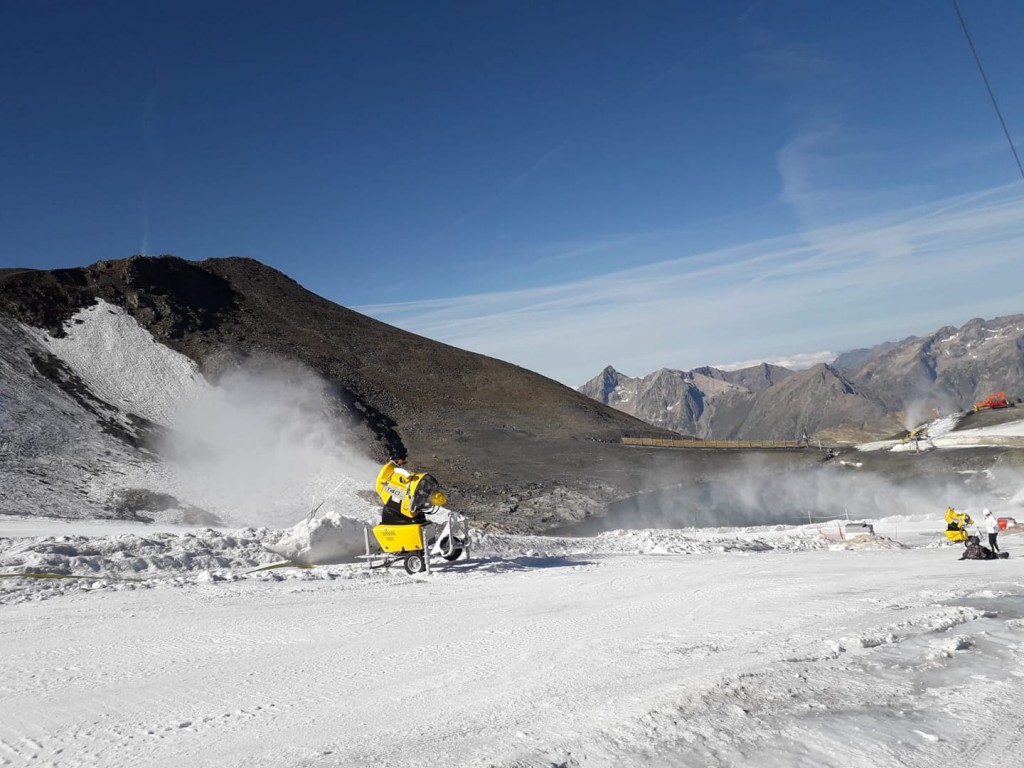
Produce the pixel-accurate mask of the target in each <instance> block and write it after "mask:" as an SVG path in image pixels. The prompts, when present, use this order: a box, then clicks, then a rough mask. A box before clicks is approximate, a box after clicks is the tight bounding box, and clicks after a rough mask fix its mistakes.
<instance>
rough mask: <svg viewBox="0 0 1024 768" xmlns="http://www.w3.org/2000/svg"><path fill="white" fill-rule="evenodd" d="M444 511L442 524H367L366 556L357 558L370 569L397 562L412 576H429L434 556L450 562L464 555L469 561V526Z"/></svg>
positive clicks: (459, 516) (365, 531)
mask: <svg viewBox="0 0 1024 768" xmlns="http://www.w3.org/2000/svg"><path fill="white" fill-rule="evenodd" d="M445 511H446V512H447V519H446V520H445V521H444V522H443V524H442V523H437V522H429V523H426V524H425V525H421V524H419V523H409V524H405V525H383V524H382V525H374V526H370V525H367V526H366V527H365V529H364V539H365V542H366V554H365V555H360V556H359V557H360V559H364V560H366V561H367V563H368V565H369V567H370V568H371V569H375V568H390V567H391V566H392V565H394V564H395V563H398V562H400V563H402V567H404V568H405V571H406V573H408V574H410V575H415V574H417V573H423V572H426V573H430V568H431V558H433V557H439V558H441V560H443V561H445V562H449V563H450V562H454V561H456V560H458V559H459V558H460V557H462V554H463V553H464V552H465V554H466V557H467V558H468V557H469V524H468V523H467V522H466V519H465V518H464V517H463V516H462V515H460V514H458V513H457V512H452V511H451V510H445ZM371 532H372V533H373V536H372V537H371V535H370V533H371Z"/></svg>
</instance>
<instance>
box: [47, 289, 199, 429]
mask: <svg viewBox="0 0 1024 768" xmlns="http://www.w3.org/2000/svg"><path fill="white" fill-rule="evenodd" d="M64 331H65V333H66V335H65V336H64V337H63V338H58V337H54V336H51V335H50V334H48V333H46V332H45V331H40V330H35V331H34V333H35V334H36V336H37V337H38V338H39V339H40V341H41V342H42V343H43V345H44V346H45V347H46V348H48V349H49V350H50V351H51V352H53V354H54V355H56V356H57V357H58V358H60V359H61V360H62V361H63V362H64V363H65V364H66V365H67V366H68V367H69V368H70V369H71V370H73V371H74V372H75V373H77V374H78V375H79V376H80V377H81V378H82V379H83V380H84V381H87V382H88V383H89V386H90V389H92V391H93V393H94V394H95V395H97V396H98V397H100V398H102V399H103V400H106V401H107V402H108V403H110V404H111V405H114V406H117V407H118V408H120V409H122V410H124V411H128V412H129V413H134V414H136V415H138V416H142V417H143V418H146V419H149V420H150V421H152V422H155V423H157V424H162V425H164V426H168V425H170V424H171V423H172V421H173V419H174V414H175V411H176V409H177V408H178V407H179V405H180V404H181V403H182V402H183V401H185V400H187V399H190V398H193V397H195V395H196V393H197V391H198V390H202V389H205V388H207V387H208V386H209V385H208V384H207V382H206V380H205V379H204V378H203V376H202V374H201V373H200V372H199V367H198V366H197V365H196V364H195V362H193V361H192V360H190V359H189V358H187V357H185V356H184V355H182V354H179V353H178V352H175V351H174V350H173V349H171V348H170V347H166V346H164V345H163V344H160V343H158V342H157V341H156V340H155V339H154V338H153V337H152V336H151V335H150V333H149V332H148V331H146V330H145V329H144V328H142V327H141V326H140V325H139V324H138V322H137V321H136V320H135V318H133V317H132V316H131V315H129V314H128V313H127V312H125V311H124V310H123V309H122V308H121V307H118V306H115V305H113V304H109V303H107V302H106V301H103V299H97V300H96V303H95V304H94V305H93V306H91V307H87V308H86V309H83V310H82V311H80V312H79V313H77V314H76V315H74V316H73V317H72V318H71V320H70V321H69V322H68V323H67V324H66V325H65V326H64Z"/></svg>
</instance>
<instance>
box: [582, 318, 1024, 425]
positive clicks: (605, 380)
mask: <svg viewBox="0 0 1024 768" xmlns="http://www.w3.org/2000/svg"><path fill="white" fill-rule="evenodd" d="M666 370H671V369H665V368H662V369H658V370H657V371H654V372H652V373H650V374H647V375H646V376H641V377H629V376H625V375H623V374H621V373H620V372H618V371H617V370H615V368H614V367H613V366H611V365H609V366H606V367H605V369H604V370H602V372H601V373H600V374H598V376H596V377H594V378H593V379H591V380H590V381H588V382H587V383H585V384H584V385H583V386H581V387H579V388H578V389H579V391H580V392H582V393H584V394H586V395H587V396H588V397H594V398H595V399H599V400H601V401H602V402H605V403H607V404H609V405H611V406H612V407H615V408H620V409H621V410H624V411H625V412H627V413H631V414H633V415H635V416H637V417H639V418H642V419H644V420H645V421H647V422H648V423H651V424H656V425H658V426H662V427H665V428H667V429H672V430H675V431H678V432H682V433H686V434H691V435H694V436H696V437H700V438H705V439H720V440H730V439H741V440H742V439H784V440H789V439H801V438H802V437H803V436H804V435H807V436H808V437H811V438H813V437H818V438H823V437H827V438H830V439H831V438H834V437H835V435H836V434H838V433H841V432H842V431H844V428H846V429H847V430H849V429H852V430H854V431H855V432H856V433H857V434H858V435H859V436H861V437H871V436H875V437H880V436H884V435H886V434H892V433H894V432H895V431H898V430H899V429H900V428H901V427H910V426H915V425H916V424H917V423H919V422H920V421H921V420H923V417H924V416H925V415H927V414H930V413H932V412H933V411H934V410H940V411H945V412H951V411H958V410H960V411H962V410H967V409H969V408H971V406H972V405H973V404H974V403H975V402H977V401H979V400H981V399H983V398H984V397H985V396H986V395H988V394H989V393H991V392H997V391H1007V393H1008V395H1010V396H1011V399H1016V398H1018V397H1019V396H1020V395H1021V394H1024V314H1018V315H1005V316H1001V317H997V318H993V319H991V320H984V319H981V318H973V319H971V320H969V321H968V322H967V323H965V324H964V325H963V326H960V327H956V326H943V327H942V328H940V329H938V330H937V331H935V332H934V333H931V334H928V335H926V336H920V337H917V336H907V337H905V338H903V339H902V340H900V341H886V342H882V343H880V344H877V345H875V346H873V347H868V348H863V349H857V350H851V351H849V352H844V353H842V354H840V355H839V356H838V357H837V358H836V359H835V360H834V361H833V362H832V363H831V364H828V365H826V364H819V365H817V366H814V367H812V368H810V369H805V370H801V371H794V370H789V369H786V368H782V367H780V366H771V365H769V364H767V363H762V364H760V365H757V366H750V367H747V368H743V369H739V370H736V371H723V370H720V369H716V368H713V367H710V366H704V367H700V368H694V369H692V370H690V371H674V380H673V379H666V377H665V375H664V371H666ZM827 372H831V373H827ZM708 379H713V380H716V381H718V380H720V381H726V382H730V383H732V384H734V385H736V388H733V389H729V390H721V389H720V388H718V387H717V386H714V387H709V386H706V385H702V382H704V381H706V380H708ZM780 391H781V392H783V393H784V394H785V397H782V396H779V395H778V393H779V392H780ZM908 422H913V423H908Z"/></svg>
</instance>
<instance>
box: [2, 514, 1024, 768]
mask: <svg viewBox="0 0 1024 768" xmlns="http://www.w3.org/2000/svg"><path fill="white" fill-rule="evenodd" d="M4 522H6V521H2V522H0V535H4V529H3V527H2V525H3V523H4ZM19 525H20V531H19V532H20V533H27V532H28V531H27V530H26V527H27V526H28V525H29V523H28V522H26V521H21V523H20V524H19ZM124 525H126V526H127V524H124ZM941 528H942V524H941V520H940V518H939V517H938V516H936V518H935V519H934V520H910V519H899V518H892V519H889V520H885V521H878V523H877V524H876V533H878V534H880V536H879V537H877V538H875V539H864V540H860V541H852V542H841V541H834V540H830V539H826V538H823V537H822V536H821V535H820V534H819V532H818V531H817V529H815V528H814V527H811V526H808V527H804V528H784V527H778V526H776V527H773V528H770V529H733V530H719V531H715V532H701V533H700V535H695V534H694V533H692V532H691V533H688V532H683V531H616V532H609V533H605V534H602V535H601V536H599V537H595V538H593V539H544V538H543V537H517V536H477V537H476V540H475V542H474V545H475V551H474V559H473V560H471V561H460V562H458V563H455V564H453V565H452V566H450V567H448V568H445V569H436V570H435V571H434V572H433V573H432V574H431V575H430V576H420V577H416V578H413V577H409V576H407V575H406V574H405V573H404V572H403V571H401V570H400V569H397V568H396V569H393V570H391V571H375V572H372V573H371V572H370V571H368V570H367V569H366V568H365V566H363V565H361V564H339V565H333V566H320V567H317V568H312V569H274V570H264V571H255V572H252V566H256V565H259V564H260V563H270V562H273V561H274V560H275V557H274V556H273V555H270V554H269V553H266V551H265V550H263V553H264V554H262V555H261V554H259V553H260V551H261V550H260V547H259V543H260V542H261V541H268V540H271V539H272V538H273V536H274V535H276V534H280V532H272V531H267V530H266V529H262V530H257V529H250V530H249V531H240V532H227V533H217V532H213V531H177V532H174V531H165V532H163V533H146V532H142V534H141V535H140V533H138V532H127V531H122V532H110V531H104V535H99V536H89V535H84V534H83V535H79V534H72V533H71V532H70V531H67V532H65V535H64V536H63V537H56V536H36V537H32V536H20V537H12V538H6V539H0V572H10V571H12V570H16V569H17V566H16V565H15V561H16V560H17V559H18V558H20V559H21V561H22V562H24V561H25V559H26V558H27V557H29V556H30V555H32V553H36V554H38V553H39V552H41V551H42V550H45V549H47V547H49V548H50V550H51V556H52V557H54V558H57V559H56V560H54V561H53V565H54V566H55V567H59V566H60V564H61V563H63V564H64V565H68V564H72V561H74V562H73V565H74V569H73V570H74V571H75V572H77V573H86V572H88V568H89V565H88V563H90V562H91V563H92V564H93V565H94V566H95V567H96V568H97V569H98V570H97V572H95V573H94V574H93V575H91V576H90V577H89V578H87V579H68V580H45V581H44V580H29V579H0V584H2V590H3V591H2V592H0V595H2V596H3V600H2V604H0V616H2V622H0V667H2V673H0V699H2V700H3V702H4V716H3V718H0V765H54V766H57V765H59V766H178V765H189V764H191V765H202V766H239V767H240V766H247V767H249V768H251V767H253V766H268V767H269V766H282V765H288V766H367V765H372V766H381V767H384V766H411V765H417V766H509V767H511V766H551V765H571V766H641V765H643V766H649V765H659V766H678V765H695V766H744V765H747V766H797V765H806V766H812V765H813V766H836V767H837V768H838V767H839V766H842V767H843V768H851V767H852V766H865V767H867V766H871V768H878V767H879V766H934V765H948V764H962V763H964V762H965V761H968V762H969V763H970V764H971V765H972V766H995V765H1000V766H1005V765H1007V764H1013V763H1012V759H1015V758H1013V757H1012V756H1015V755H1016V754H1018V753H1019V751H1020V749H1021V747H1022V746H1024V744H1022V742H1024V722H1022V720H1024V685H1022V682H1024V681H1022V680H1021V677H1022V675H1024V665H1022V663H1021V662H1022V658H1024V642H1022V641H1024V620H1022V617H1024V557H1021V558H1015V557H1011V558H1010V559H1009V560H1004V561H991V562H979V561H959V560H958V559H957V558H958V556H959V548H958V547H955V546H944V545H942V544H941V536H937V535H936V532H937V531H939V530H941ZM897 531H898V536H899V538H900V542H895V541H894V540H893V539H892V538H891V537H892V536H893V535H897ZM1022 538H1024V537H1022V536H1021V535H1019V534H1009V535H1007V534H1003V535H1002V537H1001V539H1002V543H1003V548H1004V549H1007V550H1010V551H1013V552H1016V551H1017V549H1018V542H1019V540H1020V539H1022ZM143 542H150V545H151V546H156V545H157V544H160V543H161V542H163V544H164V546H163V550H162V551H159V552H155V553H154V552H152V551H150V552H148V553H147V551H145V545H144V544H143ZM54 549H57V550H59V551H58V552H56V553H54V552H53V551H52V550H54ZM118 552H121V553H122V556H118ZM133 552H134V553H136V554H137V555H138V557H139V559H141V560H142V562H143V563H144V564H145V566H146V567H145V568H144V569H141V570H138V571H132V570H131V569H128V568H124V569H122V570H120V571H119V572H117V573H115V574H113V575H112V574H111V571H112V567H111V564H112V563H115V562H118V561H121V560H130V558H131V556H132V553H133ZM201 553H205V555H206V556H207V557H212V558H214V559H213V560H211V559H207V560H203V559H202V558H201V557H200V554H201ZM217 557H220V558H221V559H222V563H221V564H220V565H218V564H217V562H216V560H215V558H217ZM60 558H64V560H63V561H62V560H61V559H60ZM75 558H78V560H75ZM90 558H92V559H91V560H90ZM147 558H148V559H147ZM160 558H163V559H160ZM34 562H35V563H36V565H37V567H38V566H39V561H38V560H36V561H34ZM129 578H132V579H134V578H140V579H141V580H138V581H135V580H128V579H129ZM1008 756H1010V759H1011V762H1010V763H1007V759H1008ZM968 758H969V760H968Z"/></svg>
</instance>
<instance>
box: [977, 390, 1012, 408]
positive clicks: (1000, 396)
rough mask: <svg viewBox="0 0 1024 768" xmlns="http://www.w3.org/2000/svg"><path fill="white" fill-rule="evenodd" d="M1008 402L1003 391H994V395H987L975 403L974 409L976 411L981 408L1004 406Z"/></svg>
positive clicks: (1007, 404)
mask: <svg viewBox="0 0 1024 768" xmlns="http://www.w3.org/2000/svg"><path fill="white" fill-rule="evenodd" d="M1009 404H1010V403H1009V401H1007V399H1006V393H1005V392H996V393H995V394H994V395H989V396H988V397H986V398H985V399H984V400H981V401H979V402H977V403H975V404H974V410H975V412H977V411H980V410H982V409H983V408H1006V407H1007V406H1009Z"/></svg>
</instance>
